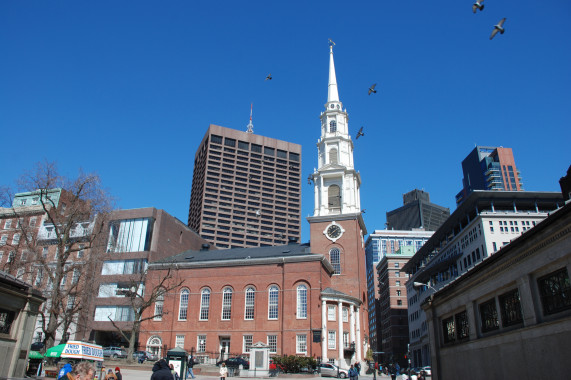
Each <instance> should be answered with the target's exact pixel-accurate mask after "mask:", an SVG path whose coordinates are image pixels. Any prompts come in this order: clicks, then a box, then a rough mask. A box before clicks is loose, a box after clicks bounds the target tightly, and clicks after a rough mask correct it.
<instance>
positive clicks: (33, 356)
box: [28, 351, 44, 359]
mask: <svg viewBox="0 0 571 380" xmlns="http://www.w3.org/2000/svg"><path fill="white" fill-rule="evenodd" d="M28 358H29V359H43V358H44V355H42V354H41V353H39V352H38V351H30V353H28Z"/></svg>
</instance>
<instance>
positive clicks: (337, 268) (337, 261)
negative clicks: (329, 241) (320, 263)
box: [329, 248, 341, 274]
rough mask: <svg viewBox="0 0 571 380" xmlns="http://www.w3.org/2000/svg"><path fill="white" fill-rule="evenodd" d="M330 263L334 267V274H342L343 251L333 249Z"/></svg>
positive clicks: (330, 252)
mask: <svg viewBox="0 0 571 380" xmlns="http://www.w3.org/2000/svg"><path fill="white" fill-rule="evenodd" d="M329 261H330V262H331V265H333V274H341V251H339V248H331V250H330V251H329Z"/></svg>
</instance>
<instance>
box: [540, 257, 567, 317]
mask: <svg viewBox="0 0 571 380" xmlns="http://www.w3.org/2000/svg"><path fill="white" fill-rule="evenodd" d="M537 284H538V286H539V293H540V295H541V304H542V305H543V313H544V314H546V315H549V314H555V313H558V312H560V311H563V310H568V309H571V298H570V297H571V285H570V283H569V273H568V272H567V268H563V269H560V270H558V271H555V272H553V273H550V274H548V275H547V276H543V277H541V278H540V279H539V280H537Z"/></svg>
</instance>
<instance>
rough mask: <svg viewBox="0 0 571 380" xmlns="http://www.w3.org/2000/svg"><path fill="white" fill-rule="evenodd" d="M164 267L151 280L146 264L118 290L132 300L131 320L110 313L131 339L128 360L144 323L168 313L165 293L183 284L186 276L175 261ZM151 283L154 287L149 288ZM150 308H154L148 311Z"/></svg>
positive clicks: (118, 292) (130, 302)
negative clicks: (165, 304)
mask: <svg viewBox="0 0 571 380" xmlns="http://www.w3.org/2000/svg"><path fill="white" fill-rule="evenodd" d="M163 267H164V268H165V271H160V272H159V271H153V272H154V273H153V275H155V278H153V279H152V280H151V281H148V274H149V272H148V269H147V268H144V270H142V271H141V273H140V274H138V275H132V276H131V278H130V280H129V281H128V283H126V284H124V285H123V288H122V289H120V290H117V294H118V295H123V296H125V298H128V300H129V302H128V305H129V309H130V310H129V311H130V313H132V314H131V316H132V322H131V323H125V322H118V321H115V320H113V319H112V318H111V316H108V317H107V318H108V319H109V320H110V321H111V323H112V324H113V327H115V329H116V330H117V331H118V332H119V334H121V335H122V336H123V338H125V340H126V341H128V342H129V347H128V349H127V361H128V362H131V361H132V360H133V352H134V351H135V343H136V342H137V340H138V337H139V332H140V331H141V325H142V323H143V322H145V321H148V320H150V319H155V318H159V317H162V316H163V315H164V314H167V312H166V311H163V307H162V305H163V303H162V302H163V301H164V297H165V295H166V294H167V293H169V292H171V291H173V290H176V289H178V288H180V287H181V286H182V284H183V283H184V279H180V278H179V277H178V269H177V267H176V265H175V264H173V263H165V264H164V265H163ZM149 286H152V287H150V288H149ZM153 308H154V309H153ZM149 309H150V311H147V310H149Z"/></svg>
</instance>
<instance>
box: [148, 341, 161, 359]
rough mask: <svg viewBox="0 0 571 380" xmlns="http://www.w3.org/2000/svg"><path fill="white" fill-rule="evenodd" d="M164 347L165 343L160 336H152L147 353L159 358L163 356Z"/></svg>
mask: <svg viewBox="0 0 571 380" xmlns="http://www.w3.org/2000/svg"><path fill="white" fill-rule="evenodd" d="M162 345H163V341H162V340H161V338H160V337H158V336H152V337H150V338H149V340H148V341H147V351H149V352H150V353H151V354H153V355H156V356H158V357H159V358H160V357H161V356H162V355H161V348H162Z"/></svg>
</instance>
